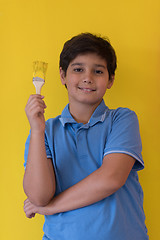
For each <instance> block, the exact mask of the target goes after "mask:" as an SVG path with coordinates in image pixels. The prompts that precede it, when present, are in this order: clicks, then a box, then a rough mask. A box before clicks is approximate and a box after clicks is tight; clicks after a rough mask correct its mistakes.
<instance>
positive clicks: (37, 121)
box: [25, 94, 46, 131]
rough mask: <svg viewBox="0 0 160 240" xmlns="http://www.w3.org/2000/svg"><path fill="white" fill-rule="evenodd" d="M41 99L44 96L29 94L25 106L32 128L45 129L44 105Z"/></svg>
mask: <svg viewBox="0 0 160 240" xmlns="http://www.w3.org/2000/svg"><path fill="white" fill-rule="evenodd" d="M43 99H44V97H43V96H41V95H40V94H35V95H31V96H30V97H29V99H28V102H27V105H26V107H25V112H26V115H27V118H28V120H29V123H30V126H31V129H32V130H36V131H44V130H45V118H44V112H45V108H46V105H45V102H44V101H43Z"/></svg>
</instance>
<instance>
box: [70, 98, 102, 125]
mask: <svg viewBox="0 0 160 240" xmlns="http://www.w3.org/2000/svg"><path fill="white" fill-rule="evenodd" d="M99 104H100V102H99V103H97V104H94V105H89V104H88V105H87V104H81V103H80V104H76V105H74V104H71V103H69V110H70V113H71V115H72V117H73V118H74V119H75V120H76V122H78V123H83V124H86V123H88V121H89V119H90V118H91V116H92V114H93V112H94V111H95V109H96V108H97V107H98V105H99Z"/></svg>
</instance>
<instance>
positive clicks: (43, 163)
mask: <svg viewBox="0 0 160 240" xmlns="http://www.w3.org/2000/svg"><path fill="white" fill-rule="evenodd" d="M23 185H24V191H25V193H26V195H27V196H28V198H29V199H30V200H31V202H33V203H34V204H36V205H46V204H47V203H48V202H49V201H50V200H51V198H52V197H53V195H54V192H55V177H54V172H53V171H52V169H51V166H50V165H49V160H48V159H47V156H46V149H45V141H44V132H43V131H42V132H36V133H35V132H32V131H31V138H30V145H29V152H28V159H27V165H26V170H25V174H24V181H23Z"/></svg>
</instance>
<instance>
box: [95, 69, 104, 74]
mask: <svg viewBox="0 0 160 240" xmlns="http://www.w3.org/2000/svg"><path fill="white" fill-rule="evenodd" d="M95 73H96V74H103V72H102V71H101V70H95Z"/></svg>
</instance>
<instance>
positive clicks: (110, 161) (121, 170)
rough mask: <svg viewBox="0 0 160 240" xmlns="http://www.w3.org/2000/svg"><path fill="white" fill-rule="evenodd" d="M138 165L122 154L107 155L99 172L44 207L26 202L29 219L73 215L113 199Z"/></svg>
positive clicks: (25, 208) (25, 206)
mask: <svg viewBox="0 0 160 240" xmlns="http://www.w3.org/2000/svg"><path fill="white" fill-rule="evenodd" d="M135 161H136V160H135V159H134V158H133V157H131V156H129V155H127V154H123V153H112V154H108V155H106V156H105V157H104V159H103V164H102V166H101V167H100V168H98V169H97V170H96V171H94V172H93V173H91V174H90V175H89V176H87V177H86V178H84V179H83V180H81V181H80V182H78V183H77V184H75V185H73V186H72V187H70V188H68V189H67V190H65V191H64V192H62V193H60V194H59V195H57V196H56V197H54V198H53V199H52V201H51V202H50V203H49V204H48V205H46V206H45V207H37V206H35V205H33V204H32V203H31V202H30V201H29V200H28V199H27V200H26V201H25V202H24V211H25V213H26V216H27V217H32V216H34V213H39V214H42V215H52V214H56V213H60V212H66V211H71V210H74V209H77V208H82V207H85V206H88V205H91V204H93V203H96V202H98V201H100V200H102V199H104V198H106V197H108V196H110V195H111V194H113V193H114V192H116V191H117V190H118V189H119V188H121V187H122V186H123V185H124V184H125V182H126V180H127V178H128V175H129V173H130V171H131V170H132V167H133V165H134V163H135Z"/></svg>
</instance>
